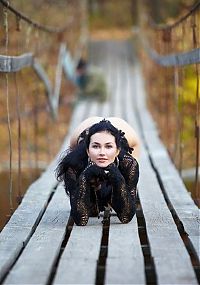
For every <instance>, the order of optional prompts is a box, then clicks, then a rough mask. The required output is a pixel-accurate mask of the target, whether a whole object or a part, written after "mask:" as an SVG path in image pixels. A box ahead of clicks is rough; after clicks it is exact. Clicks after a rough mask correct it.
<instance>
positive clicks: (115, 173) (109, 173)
mask: <svg viewBox="0 0 200 285" xmlns="http://www.w3.org/2000/svg"><path fill="white" fill-rule="evenodd" d="M104 172H105V173H106V177H107V178H108V180H109V181H110V182H111V183H113V182H116V183H117V182H119V181H122V180H124V177H123V176H122V174H121V172H120V171H119V169H118V167H117V165H116V164H115V163H114V162H112V163H111V164H109V165H108V166H107V167H105V168H104Z"/></svg>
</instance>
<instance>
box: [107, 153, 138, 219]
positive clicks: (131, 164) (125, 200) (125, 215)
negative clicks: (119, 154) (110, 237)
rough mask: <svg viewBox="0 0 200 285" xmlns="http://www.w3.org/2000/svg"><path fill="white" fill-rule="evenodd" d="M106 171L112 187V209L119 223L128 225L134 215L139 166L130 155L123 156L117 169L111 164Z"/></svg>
mask: <svg viewBox="0 0 200 285" xmlns="http://www.w3.org/2000/svg"><path fill="white" fill-rule="evenodd" d="M108 171H109V176H110V177H109V179H110V181H111V184H112V185H113V195H112V207H113V209H114V210H115V211H116V213H117V216H118V218H119V219H120V221H121V222H122V223H128V222H130V221H131V219H132V218H133V216H134V214H135V200H136V187H137V183H138V178H139V165H138V163H137V161H136V159H134V158H133V157H132V156H131V155H124V157H123V158H121V160H120V162H119V168H118V167H117V166H116V165H115V164H114V163H112V164H110V165H109V166H108Z"/></svg>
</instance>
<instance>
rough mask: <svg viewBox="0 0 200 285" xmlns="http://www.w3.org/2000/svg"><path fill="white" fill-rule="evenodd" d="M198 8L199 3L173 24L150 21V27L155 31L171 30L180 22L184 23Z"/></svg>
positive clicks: (199, 6)
mask: <svg viewBox="0 0 200 285" xmlns="http://www.w3.org/2000/svg"><path fill="white" fill-rule="evenodd" d="M199 8H200V1H198V2H197V3H195V4H194V6H193V7H192V8H191V9H190V10H189V12H187V13H186V14H185V15H184V16H182V17H181V18H180V19H178V20H177V21H176V22H175V23H172V24H168V25H165V24H156V23H155V22H154V21H153V20H152V19H151V21H150V25H151V27H152V28H154V29H155V30H171V29H172V28H174V27H176V26H178V25H179V24H181V23H182V22H184V21H185V20H186V19H187V18H188V17H189V16H190V15H192V14H193V13H194V12H195V11H197V10H198V9H199Z"/></svg>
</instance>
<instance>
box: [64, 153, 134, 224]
mask: <svg viewBox="0 0 200 285" xmlns="http://www.w3.org/2000/svg"><path fill="white" fill-rule="evenodd" d="M138 177H139V165H138V163H137V161H136V160H135V159H134V158H133V157H132V156H131V155H130V154H128V153H127V154H123V155H122V154H121V155H119V165H118V166H117V165H116V164H115V163H111V164H110V165H109V166H107V167H106V168H101V167H99V166H97V165H96V164H95V163H89V164H88V166H87V167H86V168H85V169H84V170H83V171H82V172H80V171H77V170H76V169H75V168H74V167H69V168H68V169H67V170H66V172H65V176H64V182H65V188H66V192H67V193H68V194H69V196H70V203H71V216H72V217H73V219H74V221H75V223H76V224H77V225H86V224H87V222H88V219H89V217H90V216H97V215H98V214H99V212H100V211H104V209H105V207H107V206H111V207H112V208H113V209H114V211H115V212H116V214H117V216H118V218H119V220H120V221H121V222H122V223H128V222H129V221H130V220H131V219H132V218H133V216H134V214H135V199H136V186H137V182H138Z"/></svg>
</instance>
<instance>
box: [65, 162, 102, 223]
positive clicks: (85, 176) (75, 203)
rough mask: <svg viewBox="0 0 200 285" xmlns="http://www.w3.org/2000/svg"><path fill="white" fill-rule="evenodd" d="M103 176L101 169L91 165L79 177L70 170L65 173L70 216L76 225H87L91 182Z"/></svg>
mask: <svg viewBox="0 0 200 285" xmlns="http://www.w3.org/2000/svg"><path fill="white" fill-rule="evenodd" d="M104 175H105V173H104V171H103V169H102V168H100V167H98V166H97V165H96V164H92V163H91V164H89V165H88V166H87V167H86V169H85V170H84V171H83V172H82V173H81V174H80V175H78V174H77V173H76V171H75V170H73V169H72V168H69V169H68V170H67V171H66V173H65V179H64V181H65V189H66V192H67V193H68V194H69V196H70V204H71V216H72V217H73V219H74V222H75V223H76V225H81V226H84V225H86V224H87V222H88V219H89V214H90V205H91V204H90V197H91V196H90V194H91V193H90V192H91V180H92V179H93V178H95V177H103V176H104Z"/></svg>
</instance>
